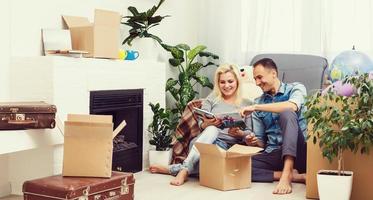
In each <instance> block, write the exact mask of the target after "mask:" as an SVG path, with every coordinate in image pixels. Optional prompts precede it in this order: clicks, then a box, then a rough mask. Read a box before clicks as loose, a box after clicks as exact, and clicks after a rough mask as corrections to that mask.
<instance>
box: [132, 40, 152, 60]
mask: <svg viewBox="0 0 373 200" xmlns="http://www.w3.org/2000/svg"><path fill="white" fill-rule="evenodd" d="M131 44H132V46H128V45H126V46H125V49H130V50H136V51H138V52H139V59H140V60H158V56H159V49H158V45H159V44H158V42H157V41H156V40H154V39H153V38H135V39H134V40H133V41H132V43H131Z"/></svg>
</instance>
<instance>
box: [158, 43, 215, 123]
mask: <svg viewBox="0 0 373 200" xmlns="http://www.w3.org/2000/svg"><path fill="white" fill-rule="evenodd" d="M162 47H163V48H164V49H165V50H166V51H168V52H170V53H171V55H172V58H170V59H169V63H170V64H171V66H173V67H175V68H177V69H178V71H179V75H178V79H173V78H169V79H168V80H167V83H166V91H168V92H170V93H171V95H172V97H173V98H174V99H175V101H176V110H175V112H177V113H179V115H180V116H181V114H182V113H183V112H184V109H185V107H186V105H187V104H188V103H189V102H190V101H191V100H193V99H194V98H195V97H196V94H198V92H196V91H195V89H194V88H193V87H194V85H196V84H199V85H201V86H202V87H208V88H210V89H212V87H213V84H212V83H211V82H210V81H209V79H208V77H205V76H202V75H199V74H198V72H199V71H200V70H201V69H202V68H205V67H207V66H210V65H213V66H217V64H215V63H214V62H213V61H214V60H215V59H219V56H217V55H215V54H213V53H210V52H207V51H205V49H206V48H207V47H206V46H204V45H197V46H196V47H194V48H192V49H191V48H190V47H189V46H188V45H187V44H178V45H176V46H171V45H167V44H162ZM198 57H206V58H207V60H202V59H198ZM203 61H206V62H203ZM207 61H208V62H207Z"/></svg>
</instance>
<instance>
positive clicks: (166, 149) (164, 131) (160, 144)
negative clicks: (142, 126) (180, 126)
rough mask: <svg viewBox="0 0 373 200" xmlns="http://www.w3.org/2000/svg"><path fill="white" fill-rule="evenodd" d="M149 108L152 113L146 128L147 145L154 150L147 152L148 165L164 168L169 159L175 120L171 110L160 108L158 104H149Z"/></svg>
mask: <svg viewBox="0 0 373 200" xmlns="http://www.w3.org/2000/svg"><path fill="white" fill-rule="evenodd" d="M149 106H150V107H151V110H152V112H153V120H152V122H151V123H150V124H149V126H148V132H149V144H150V145H154V146H155V150H150V151H149V163H150V165H154V164H158V165H163V166H166V165H168V164H169V163H170V159H171V150H170V148H171V147H172V141H173V134H174V130H175V128H176V125H177V118H176V116H175V114H174V113H173V112H172V111H171V110H169V109H167V108H161V107H160V105H159V103H157V104H155V105H154V104H152V103H149Z"/></svg>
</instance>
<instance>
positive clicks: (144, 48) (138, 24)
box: [121, 0, 169, 57]
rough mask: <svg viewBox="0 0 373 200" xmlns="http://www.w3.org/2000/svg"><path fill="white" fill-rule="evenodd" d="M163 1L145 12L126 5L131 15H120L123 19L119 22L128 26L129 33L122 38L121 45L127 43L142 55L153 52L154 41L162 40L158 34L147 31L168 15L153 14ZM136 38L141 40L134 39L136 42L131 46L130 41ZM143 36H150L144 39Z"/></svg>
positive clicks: (160, 41)
mask: <svg viewBox="0 0 373 200" xmlns="http://www.w3.org/2000/svg"><path fill="white" fill-rule="evenodd" d="M164 1H165V0H160V1H159V3H158V5H156V6H153V7H152V8H151V9H149V10H147V11H145V12H139V11H138V10H137V9H136V8H135V7H133V6H130V7H128V10H129V12H130V13H131V14H132V15H131V16H124V17H122V19H123V20H124V21H122V22H121V24H124V25H126V26H129V27H130V30H129V35H128V36H127V37H126V38H125V39H124V40H123V42H122V45H125V44H127V45H128V46H130V47H131V48H134V49H136V50H138V51H140V54H141V56H142V57H144V56H145V57H147V56H152V55H148V54H154V52H155V50H154V49H155V48H154V47H155V44H154V41H156V42H158V43H159V44H161V43H162V40H161V39H160V38H159V37H158V36H156V35H154V34H152V33H149V30H150V29H151V28H153V27H155V26H158V25H159V23H160V22H161V21H162V20H163V19H164V18H165V17H169V15H165V16H160V15H156V16H154V15H155V12H156V11H157V10H158V8H159V7H160V6H161V5H162V4H163V2H164ZM136 38H141V40H138V41H136V42H135V43H137V44H135V46H132V42H133V40H134V39H136ZM145 38H150V39H151V40H144V39H145ZM151 46H153V48H151ZM153 56H154V55H153Z"/></svg>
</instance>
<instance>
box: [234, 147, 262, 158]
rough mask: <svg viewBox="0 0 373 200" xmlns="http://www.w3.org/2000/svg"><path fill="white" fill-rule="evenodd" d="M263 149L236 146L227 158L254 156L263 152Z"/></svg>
mask: <svg viewBox="0 0 373 200" xmlns="http://www.w3.org/2000/svg"><path fill="white" fill-rule="evenodd" d="M262 150H263V148H260V147H251V146H244V145H239V144H235V145H233V146H232V147H231V148H229V149H228V150H227V157H228V158H232V157H241V156H252V155H255V154H257V153H258V152H260V151H262Z"/></svg>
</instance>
